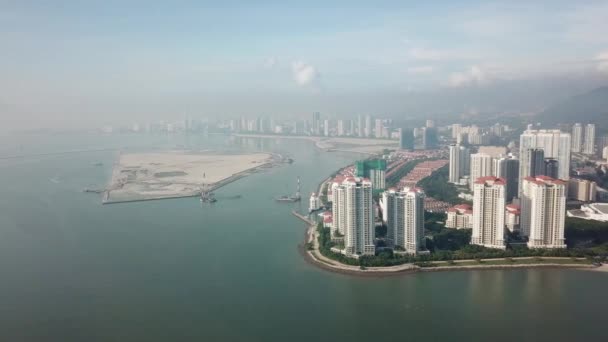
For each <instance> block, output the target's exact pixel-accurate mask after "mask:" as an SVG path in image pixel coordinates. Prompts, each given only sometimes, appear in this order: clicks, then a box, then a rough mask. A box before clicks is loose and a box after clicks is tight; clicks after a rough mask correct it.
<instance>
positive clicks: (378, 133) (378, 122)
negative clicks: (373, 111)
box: [374, 119, 383, 138]
mask: <svg viewBox="0 0 608 342" xmlns="http://www.w3.org/2000/svg"><path fill="white" fill-rule="evenodd" d="M375 124H376V127H375V129H374V135H375V136H376V138H382V127H383V124H382V120H380V119H376V122H375Z"/></svg>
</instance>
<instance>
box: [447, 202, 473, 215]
mask: <svg viewBox="0 0 608 342" xmlns="http://www.w3.org/2000/svg"><path fill="white" fill-rule="evenodd" d="M447 212H449V213H459V214H473V207H472V206H470V205H469V204H457V205H455V206H453V207H451V208H449V209H448V210H447Z"/></svg>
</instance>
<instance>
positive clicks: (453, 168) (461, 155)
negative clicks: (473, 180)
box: [449, 145, 471, 183]
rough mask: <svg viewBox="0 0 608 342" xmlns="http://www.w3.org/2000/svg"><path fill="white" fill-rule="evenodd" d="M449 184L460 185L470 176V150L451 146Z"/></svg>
mask: <svg viewBox="0 0 608 342" xmlns="http://www.w3.org/2000/svg"><path fill="white" fill-rule="evenodd" d="M449 150H450V166H449V168H450V170H449V171H450V172H449V182H450V183H459V182H460V179H461V178H462V177H463V176H465V175H467V174H468V171H469V166H470V163H471V161H470V160H471V159H470V152H469V149H468V148H466V147H464V146H460V145H450V146H449Z"/></svg>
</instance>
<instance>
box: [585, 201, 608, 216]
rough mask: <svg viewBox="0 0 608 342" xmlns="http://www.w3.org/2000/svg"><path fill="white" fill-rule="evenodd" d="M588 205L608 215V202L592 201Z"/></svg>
mask: <svg viewBox="0 0 608 342" xmlns="http://www.w3.org/2000/svg"><path fill="white" fill-rule="evenodd" d="M587 206H588V207H590V208H592V209H594V210H595V211H596V212H598V213H600V214H603V215H608V203H591V204H588V205H587Z"/></svg>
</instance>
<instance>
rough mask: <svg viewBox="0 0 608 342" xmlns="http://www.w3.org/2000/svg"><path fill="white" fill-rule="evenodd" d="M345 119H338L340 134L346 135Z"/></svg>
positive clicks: (340, 135)
mask: <svg viewBox="0 0 608 342" xmlns="http://www.w3.org/2000/svg"><path fill="white" fill-rule="evenodd" d="M344 135H345V134H344V120H338V136H339V137H342V136H344Z"/></svg>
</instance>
